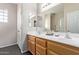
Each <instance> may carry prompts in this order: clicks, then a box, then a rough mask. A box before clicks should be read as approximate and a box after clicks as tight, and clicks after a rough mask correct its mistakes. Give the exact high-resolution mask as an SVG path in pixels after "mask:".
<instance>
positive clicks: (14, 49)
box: [0, 45, 31, 55]
mask: <svg viewBox="0 0 79 59" xmlns="http://www.w3.org/2000/svg"><path fill="white" fill-rule="evenodd" d="M0 55H31V53H30V52H26V53H23V54H22V53H21V52H20V49H19V47H18V45H13V46H8V47H5V48H0Z"/></svg>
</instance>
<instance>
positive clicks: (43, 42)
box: [36, 38, 46, 47]
mask: <svg viewBox="0 0 79 59" xmlns="http://www.w3.org/2000/svg"><path fill="white" fill-rule="evenodd" d="M36 44H39V45H41V46H42V47H46V40H45V39H41V38H36Z"/></svg>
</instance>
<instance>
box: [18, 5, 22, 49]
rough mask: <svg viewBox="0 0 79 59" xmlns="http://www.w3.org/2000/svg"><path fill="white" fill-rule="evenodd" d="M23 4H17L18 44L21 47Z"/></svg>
mask: <svg viewBox="0 0 79 59" xmlns="http://www.w3.org/2000/svg"><path fill="white" fill-rule="evenodd" d="M21 43H22V42H21V4H18V6H17V44H18V46H19V48H20V49H22V48H21Z"/></svg>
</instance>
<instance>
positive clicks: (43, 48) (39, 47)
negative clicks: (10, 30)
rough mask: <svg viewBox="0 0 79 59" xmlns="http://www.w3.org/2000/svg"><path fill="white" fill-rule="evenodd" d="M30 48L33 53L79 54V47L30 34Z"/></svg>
mask: <svg viewBox="0 0 79 59" xmlns="http://www.w3.org/2000/svg"><path fill="white" fill-rule="evenodd" d="M28 50H29V51H30V52H31V53H32V54H33V55H79V48H78V47H74V46H71V45H67V44H63V43H59V42H55V41H51V40H48V39H44V38H39V37H36V36H32V35H28Z"/></svg>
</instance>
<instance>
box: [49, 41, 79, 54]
mask: <svg viewBox="0 0 79 59" xmlns="http://www.w3.org/2000/svg"><path fill="white" fill-rule="evenodd" d="M47 49H50V50H51V51H54V52H56V53H57V54H60V55H74V54H79V51H76V50H74V49H71V48H68V47H66V46H65V45H61V44H60V43H56V42H53V41H47Z"/></svg>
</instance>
